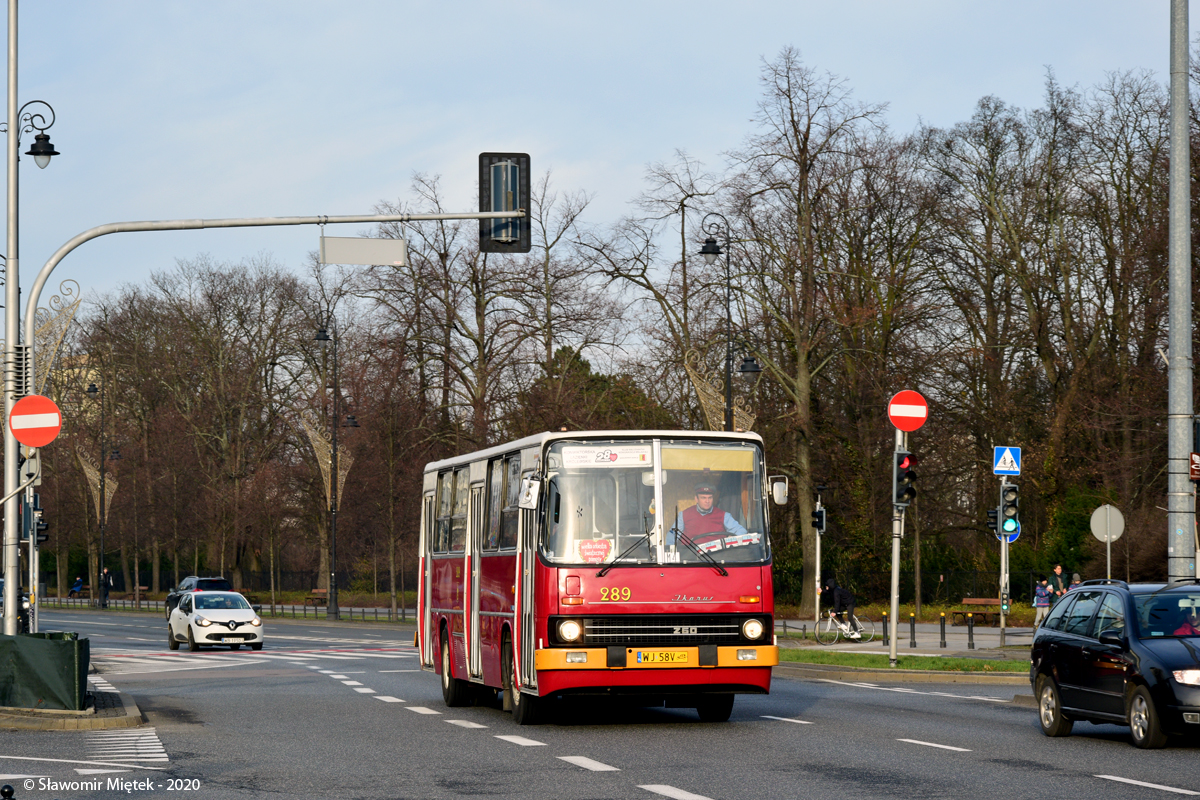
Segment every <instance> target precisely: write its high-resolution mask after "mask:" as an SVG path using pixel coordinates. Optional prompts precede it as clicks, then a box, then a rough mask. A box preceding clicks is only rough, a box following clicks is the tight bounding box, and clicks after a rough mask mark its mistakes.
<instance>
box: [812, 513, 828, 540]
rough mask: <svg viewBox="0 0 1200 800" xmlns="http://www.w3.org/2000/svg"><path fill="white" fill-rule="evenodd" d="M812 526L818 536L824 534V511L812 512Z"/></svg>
mask: <svg viewBox="0 0 1200 800" xmlns="http://www.w3.org/2000/svg"><path fill="white" fill-rule="evenodd" d="M812 524H813V530H815V531H816V532H817V535H818V536H820V535H821V534H823V533H825V509H823V508H818V509H815V510H814V511H813V513H812Z"/></svg>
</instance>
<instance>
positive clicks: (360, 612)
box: [38, 597, 417, 622]
mask: <svg viewBox="0 0 1200 800" xmlns="http://www.w3.org/2000/svg"><path fill="white" fill-rule="evenodd" d="M38 602H39V605H40V606H41V607H42V608H53V609H71V608H80V609H83V608H95V607H96V603H97V601H94V600H89V599H88V598H86V597H45V598H42V599H41V600H40V601H38ZM256 605H257V604H256ZM108 610H109V611H153V612H158V613H161V614H165V613H166V610H167V608H166V601H165V600H142V601H140V606H139V604H138V603H137V602H136V601H134V600H129V599H119V600H117V599H109V601H108ZM309 610H311V611H312V618H313V619H325V618H326V617H327V616H328V607H327V606H310V605H307V604H305V605H301V606H297V605H287V604H282V603H276V604H275V605H274V606H271V605H269V604H262V606H261V610H260V611H259V612H258V613H259V615H260V616H263V617H266V618H268V619H275V618H284V619H307V618H308V616H309V614H308V612H309ZM416 618H417V617H416V609H415V608H405V609H397V612H396V614H395V615H393V614H392V609H391V607H387V608H366V607H359V608H350V607H346V606H343V607H342V608H341V611H340V613H339V614H338V620H340V621H347V622H358V621H361V622H415V621H416Z"/></svg>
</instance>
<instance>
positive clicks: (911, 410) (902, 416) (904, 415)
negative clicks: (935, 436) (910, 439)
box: [888, 389, 929, 433]
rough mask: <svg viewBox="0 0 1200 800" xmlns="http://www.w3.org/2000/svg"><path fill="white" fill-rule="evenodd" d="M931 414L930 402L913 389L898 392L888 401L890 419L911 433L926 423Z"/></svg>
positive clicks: (898, 426)
mask: <svg viewBox="0 0 1200 800" xmlns="http://www.w3.org/2000/svg"><path fill="white" fill-rule="evenodd" d="M928 416H929V404H928V403H926V402H925V398H924V397H921V395H920V394H918V393H917V392H914V391H913V390H912V389H905V390H904V391H902V392H897V393H896V396H895V397H893V398H892V399H891V401H890V402H889V403H888V419H890V420H891V421H892V424H893V425H895V426H896V427H897V428H899V429H900V430H902V431H905V432H906V433H911V432H912V431H915V430H916V429H917V428H919V427H921V426H922V425H924V424H925V418H926V417H928Z"/></svg>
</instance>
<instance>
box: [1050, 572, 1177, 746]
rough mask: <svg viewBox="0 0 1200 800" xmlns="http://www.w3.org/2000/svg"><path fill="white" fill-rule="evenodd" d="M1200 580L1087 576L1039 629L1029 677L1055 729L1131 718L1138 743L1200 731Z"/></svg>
mask: <svg viewBox="0 0 1200 800" xmlns="http://www.w3.org/2000/svg"><path fill="white" fill-rule="evenodd" d="M1197 615H1200V580H1189V581H1176V582H1174V583H1170V584H1161V583H1159V584H1127V583H1125V582H1124V581H1115V580H1100V581H1087V582H1085V583H1082V584H1079V585H1078V586H1076V587H1074V588H1073V589H1071V591H1070V592H1069V593H1067V594H1066V595H1065V596H1064V597H1063V598H1062V599H1061V600H1059V601H1058V602H1057V603H1055V605H1054V608H1053V609H1051V611H1050V615H1049V616H1048V617H1046V621H1045V622H1044V623H1043V624H1042V627H1040V628H1039V629H1038V631H1037V633H1036V634H1035V635H1034V637H1033V649H1032V652H1031V654H1030V661H1031V663H1030V667H1029V680H1030V682H1031V683H1032V684H1033V694H1034V697H1035V698H1036V700H1037V706H1038V721H1039V722H1040V723H1041V726H1042V732H1043V733H1045V734H1046V735H1047V736H1066V735H1068V734H1069V733H1070V732H1071V727H1072V725H1073V724H1074V723H1075V721H1076V720H1087V721H1088V722H1093V723H1096V724H1104V723H1116V724H1118V725H1128V726H1129V727H1130V732H1131V734H1132V738H1133V743H1134V744H1135V745H1137V746H1138V747H1144V748H1149V747H1162V746H1163V745H1165V744H1166V743H1167V738H1168V736H1169V735H1171V734H1186V733H1198V732H1200V619H1198V616H1197Z"/></svg>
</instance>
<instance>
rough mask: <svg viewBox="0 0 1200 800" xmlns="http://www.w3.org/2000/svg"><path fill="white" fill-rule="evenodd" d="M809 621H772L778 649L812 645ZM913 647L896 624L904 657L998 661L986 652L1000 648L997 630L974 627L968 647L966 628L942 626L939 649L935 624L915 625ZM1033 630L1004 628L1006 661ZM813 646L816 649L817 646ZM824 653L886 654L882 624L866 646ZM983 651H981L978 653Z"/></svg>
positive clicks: (905, 629) (844, 645) (842, 644)
mask: <svg viewBox="0 0 1200 800" xmlns="http://www.w3.org/2000/svg"><path fill="white" fill-rule="evenodd" d="M813 624H814V623H813V621H812V620H792V619H790V620H776V621H775V633H776V634H777V635H778V636H779V645H780V646H781V647H804V646H808V645H813V644H816V643H815V642H813V639H812V635H813ZM785 625H786V626H787V627H786V633H788V634H795V633H798V632H800V631H801V630H807V633H808V638H806V639H805V640H803V643H801V640H799V639H789V638H787V637H786V636H785V635H784V634H785V627H784V626H785ZM916 628H917V646H916V647H915V648H914V647H912V646H911V642H912V637H911V632H910V630H909V622H908V620H902V621H901V624H900V625H899V631H898V636H897V640H896V652H897V653H899V654H905V655H910V656H912V655H920V656H954V657H956V658H974V657H979V658H998V657H1001V654H1000V653H996V652H986V651H989V650H991V651H994V650H997V649H999V647H1000V628H998V627H996V628H992V627H982V626H979V627H976V628H975V630H974V633H973V638H974V642H975V647H974V648H971V647H969V646H968V641H967V639H968V635H967V628H966V626H965V625H958V626H951V625H950V623H949V622H947V623H946V647H944V648H943V647H942V646H941V626H940V625H939V624H938V623H936V622H918V623H917V626H916ZM1033 633H1034V630H1033V628H1007V629H1006V630H1005V635H1004V644H1005V653H1004V657H1007V658H1020V657H1022V656H1023V655H1024V654H1025V652H1024V651H1023V650H1017V649H1016V647H1017V646H1021V645H1023V646H1024V647H1029V646H1030V645H1031V644H1033ZM816 646H818V647H820V645H819V644H817V645H816ZM825 649H827V650H833V651H843V650H844V651H846V652H851V653H886V652H888V649H889V648H888V646H887V645H886V644H884V639H883V623H882V622H880V621H879V620H875V638H874V640H872V641H871V642H869V643H867V644H861V643H858V642H847V641H844V640H843V639H838V642H837V644H835V645H830V646H828V647H827V648H825ZM980 651H984V652H980Z"/></svg>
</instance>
